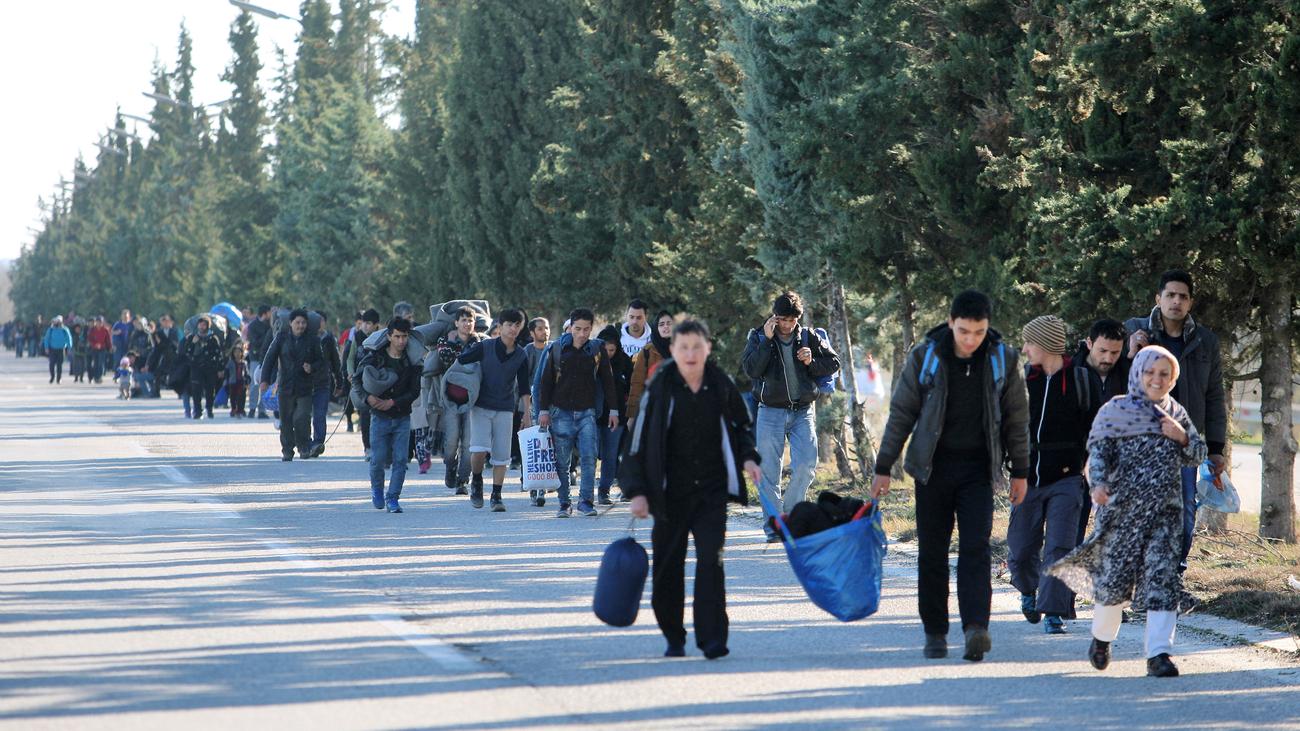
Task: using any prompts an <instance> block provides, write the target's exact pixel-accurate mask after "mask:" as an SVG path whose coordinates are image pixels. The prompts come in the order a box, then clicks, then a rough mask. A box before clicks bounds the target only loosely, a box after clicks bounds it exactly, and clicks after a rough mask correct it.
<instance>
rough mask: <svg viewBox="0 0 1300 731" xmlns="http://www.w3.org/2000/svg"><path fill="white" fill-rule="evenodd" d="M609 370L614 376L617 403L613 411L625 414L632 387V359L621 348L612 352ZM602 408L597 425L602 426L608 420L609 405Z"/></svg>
mask: <svg viewBox="0 0 1300 731" xmlns="http://www.w3.org/2000/svg"><path fill="white" fill-rule="evenodd" d="M609 369H610V371H611V372H613V375H614V394H615V399H616V400H617V403H615V404H614V410H615V411H616V412H617V413H619V414H620V415H621V414H626V413H627V392H628V390H629V389H630V388H631V387H632V359H631V358H629V357H627V353H624V352H623V349H622V348H617V349H615V351H614V357H613V358H610V359H609ZM602 406H603V407H604V408H602V409H601V413H600V414H599V417H600V419H599V421H597V422H596V423H597V424H603V423H605V422H606V421H607V420H608V419H609V410H610V405H609V404H602Z"/></svg>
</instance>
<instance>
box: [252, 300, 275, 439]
mask: <svg viewBox="0 0 1300 731" xmlns="http://www.w3.org/2000/svg"><path fill="white" fill-rule="evenodd" d="M271 338H272V334H271V306H270V305H258V306H257V319H255V320H253V321H252V322H250V323H248V367H249V376H250V377H252V379H253V381H252V383H253V385H252V388H250V389H249V393H248V400H249V403H250V406H249V410H248V413H249V414H250V415H251V414H252V413H253V411H254V410H256V412H257V418H259V419H265V418H267V417H266V409H264V408H262V360H263V359H264V358H266V349H267V348H269V347H270V346H271Z"/></svg>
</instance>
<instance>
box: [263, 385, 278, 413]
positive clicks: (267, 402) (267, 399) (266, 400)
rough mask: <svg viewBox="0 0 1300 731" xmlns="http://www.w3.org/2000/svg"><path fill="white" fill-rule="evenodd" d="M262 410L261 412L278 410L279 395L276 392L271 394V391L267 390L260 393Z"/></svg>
mask: <svg viewBox="0 0 1300 731" xmlns="http://www.w3.org/2000/svg"><path fill="white" fill-rule="evenodd" d="M262 410H263V411H279V410H280V394H279V392H278V391H277V392H276V393H271V389H269V388H268V389H266V390H265V391H263V392H262Z"/></svg>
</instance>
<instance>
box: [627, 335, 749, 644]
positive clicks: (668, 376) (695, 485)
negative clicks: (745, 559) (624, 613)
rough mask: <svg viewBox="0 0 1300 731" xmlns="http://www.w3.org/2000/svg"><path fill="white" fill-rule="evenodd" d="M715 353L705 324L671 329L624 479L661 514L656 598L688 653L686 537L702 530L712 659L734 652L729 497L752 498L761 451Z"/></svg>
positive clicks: (698, 552)
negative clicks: (749, 489) (728, 580)
mask: <svg viewBox="0 0 1300 731" xmlns="http://www.w3.org/2000/svg"><path fill="white" fill-rule="evenodd" d="M710 351H711V346H710V344H709V331H708V328H706V327H705V326H704V324H703V323H701V322H695V321H692V320H687V321H685V322H682V323H680V324H678V325H677V327H676V328H674V329H673V343H672V356H673V358H672V360H668V361H664V362H663V363H662V364H661V365H660V366H659V369H658V371H657V372H656V374H655V377H654V379H653V380H651V381H650V384H649V385H648V386H647V388H646V393H645V396H644V397H643V401H642V402H643V403H644V405H645V407H644V408H643V409H642V411H641V416H640V418H638V419H637V421H636V425H635V427H634V429H633V434H632V438H631V439H630V440H629V442H628V446H627V452H626V453H625V454H624V455H623V462H622V465H621V471H620V473H619V480H620V484H621V486H622V488H623V490H624V492H625V493H626V494H628V495H629V496H631V498H632V501H631V504H630V505H629V508H630V509H631V511H632V515H634V516H636V517H638V518H646V517H649V515H650V514H651V513H653V514H654V516H655V524H654V532H653V533H652V536H651V542H652V545H653V548H654V580H653V586H652V590H651V604H652V605H653V606H654V611H655V619H656V620H657V621H658V622H659V629H660V630H661V631H662V632H663V633H664V637H665V638H666V639H667V640H668V650H667V651H666V652H665V653H664V655H665V656H668V657H681V656H682V655H685V654H686V628H685V626H684V624H683V619H682V617H683V613H684V609H685V607H684V603H685V600H686V589H685V581H686V578H685V576H686V544H687V539H688V538H689V537H690V536H694V537H695V556H696V562H695V603H694V607H695V611H694V614H695V644H696V646H698V647H699V648H700V649H701V650H703V651H704V656H705V657H706V658H708V659H710V660H713V659H716V658H719V657H722V656H724V655H726V654H727V652H728V650H727V627H728V620H727V599H726V586H725V575H724V573H723V569H722V545H723V542H724V540H725V537H726V529H727V507H726V506H727V501H728V500H731V501H734V502H738V503H740V504H741V505H744V504H746V502H747V498H746V494H747V493H746V487H745V476H748V477H749V479H750V480H753V481H755V482H757V481H758V479H759V477H760V472H759V463H760V461H761V457H759V454H758V451H757V450H756V449H755V448H754V435H753V432H752V430H751V429H750V422H749V410H748V409H746V408H745V402H744V400H743V399H741V397H740V391H739V390H738V389H737V388H736V384H734V383H732V382H731V379H730V378H728V377H727V374H726V373H723V371H722V369H721V368H718V367H717V366H716V365H714V364H713V363H711V362H709V360H708V358H709V353H710Z"/></svg>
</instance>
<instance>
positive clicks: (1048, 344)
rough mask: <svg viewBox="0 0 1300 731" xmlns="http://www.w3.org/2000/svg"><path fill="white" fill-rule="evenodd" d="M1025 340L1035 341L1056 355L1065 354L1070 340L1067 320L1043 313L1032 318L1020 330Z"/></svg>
mask: <svg viewBox="0 0 1300 731" xmlns="http://www.w3.org/2000/svg"><path fill="white" fill-rule="evenodd" d="M1020 334H1021V335H1022V336H1024V339H1025V342H1029V343H1034V344H1035V345H1038V346H1039V347H1041V348H1042V349H1043V350H1046V351H1047V352H1049V353H1054V354H1056V355H1065V348H1066V344H1067V342H1068V338H1067V335H1066V328H1065V321H1064V320H1062V319H1061V318H1059V317H1056V316H1054V315H1043V316H1042V317H1035V318H1034V319H1032V320H1030V321H1029V323H1028V324H1027V325H1025V327H1024V329H1022V330H1021V331H1020Z"/></svg>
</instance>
